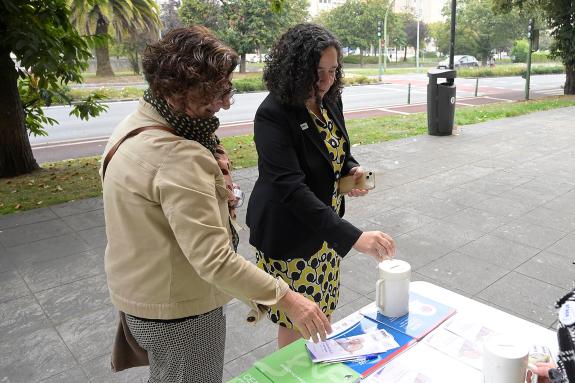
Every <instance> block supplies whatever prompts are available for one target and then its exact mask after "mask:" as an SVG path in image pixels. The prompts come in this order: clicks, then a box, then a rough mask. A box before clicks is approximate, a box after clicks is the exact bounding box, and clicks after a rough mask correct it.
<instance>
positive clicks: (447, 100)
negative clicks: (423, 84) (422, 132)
mask: <svg viewBox="0 0 575 383" xmlns="http://www.w3.org/2000/svg"><path fill="white" fill-rule="evenodd" d="M456 76H457V71H456V70H453V69H432V70H430V71H429V72H427V77H429V83H428V84H427V132H428V133H429V134H430V135H432V136H449V135H450V134H451V132H452V131H453V120H454V118H455V84H454V79H455V77H456ZM440 78H444V79H445V82H442V83H439V84H438V79H440Z"/></svg>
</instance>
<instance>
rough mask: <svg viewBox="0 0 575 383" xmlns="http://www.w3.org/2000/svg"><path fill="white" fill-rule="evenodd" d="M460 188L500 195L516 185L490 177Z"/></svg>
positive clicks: (468, 183)
mask: <svg viewBox="0 0 575 383" xmlns="http://www.w3.org/2000/svg"><path fill="white" fill-rule="evenodd" d="M459 188H461V189H466V190H470V191H474V192H480V193H484V194H487V195H491V196H498V195H501V194H503V193H505V192H508V191H510V190H511V189H513V188H514V185H511V184H508V183H505V182H501V181H496V180H489V179H483V178H481V179H478V180H473V181H470V182H467V183H465V184H463V185H460V186H459Z"/></svg>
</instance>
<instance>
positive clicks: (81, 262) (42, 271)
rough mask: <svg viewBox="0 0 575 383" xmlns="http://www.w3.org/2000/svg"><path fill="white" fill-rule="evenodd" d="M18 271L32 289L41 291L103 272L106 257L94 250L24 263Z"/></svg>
mask: <svg viewBox="0 0 575 383" xmlns="http://www.w3.org/2000/svg"><path fill="white" fill-rule="evenodd" d="M18 271H19V273H20V275H22V277H23V278H24V280H25V281H26V283H27V284H28V286H29V287H30V289H31V290H32V291H41V290H46V289H49V288H52V287H57V286H60V285H63V284H66V283H70V282H74V281H76V280H79V279H84V278H86V277H90V276H94V275H98V274H103V273H104V258H103V257H102V256H101V255H100V254H98V253H96V252H94V251H87V252H84V253H80V254H75V255H69V256H65V257H60V258H56V259H53V260H49V261H44V262H35V263H32V264H28V265H24V266H22V267H20V268H19V269H18Z"/></svg>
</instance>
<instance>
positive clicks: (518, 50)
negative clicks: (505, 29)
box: [511, 40, 529, 63]
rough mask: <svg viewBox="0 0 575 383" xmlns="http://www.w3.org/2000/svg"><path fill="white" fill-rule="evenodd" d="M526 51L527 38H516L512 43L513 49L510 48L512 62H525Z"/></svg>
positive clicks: (527, 45) (527, 46) (527, 49)
mask: <svg viewBox="0 0 575 383" xmlns="http://www.w3.org/2000/svg"><path fill="white" fill-rule="evenodd" d="M527 51H529V43H528V42H527V40H517V41H516V42H515V44H513V49H512V50H511V57H512V59H513V62H514V63H524V62H527Z"/></svg>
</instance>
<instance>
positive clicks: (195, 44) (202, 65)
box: [142, 25, 238, 112]
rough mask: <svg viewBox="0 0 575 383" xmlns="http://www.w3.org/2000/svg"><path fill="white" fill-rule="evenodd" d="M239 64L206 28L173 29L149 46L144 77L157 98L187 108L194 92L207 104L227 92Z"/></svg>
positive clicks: (145, 59)
mask: <svg viewBox="0 0 575 383" xmlns="http://www.w3.org/2000/svg"><path fill="white" fill-rule="evenodd" d="M237 65H238V55H237V53H236V52H235V51H234V50H233V49H231V48H230V47H228V46H227V45H225V44H224V43H223V42H221V41H220V40H219V39H218V38H216V37H215V36H214V35H213V34H212V32H211V31H210V30H209V29H207V28H205V27H202V26H199V25H194V26H191V27H188V28H178V29H173V30H171V31H170V32H168V33H167V34H166V35H165V36H164V37H163V38H162V39H161V40H159V41H158V42H156V43H153V44H150V45H148V46H147V47H146V49H145V51H144V54H143V56H142V66H143V68H144V76H145V77H146V81H147V82H148V84H149V86H150V89H151V91H152V93H153V94H154V96H156V97H162V98H164V99H166V98H169V99H170V101H171V102H172V104H173V106H174V107H175V109H176V110H177V111H180V112H182V111H183V110H184V109H185V105H186V101H187V100H188V99H189V97H190V92H192V91H196V93H195V94H196V95H198V96H199V97H200V98H201V99H202V101H201V102H205V103H206V104H207V103H209V102H211V101H212V100H213V99H214V98H215V97H217V96H218V94H220V93H221V92H222V90H224V88H225V86H226V85H227V84H228V82H229V76H230V74H231V73H232V72H233V71H234V69H235V68H236V66H237Z"/></svg>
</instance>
